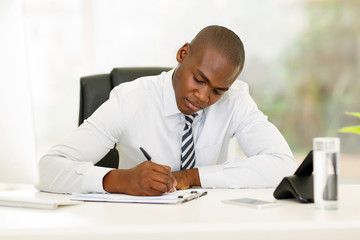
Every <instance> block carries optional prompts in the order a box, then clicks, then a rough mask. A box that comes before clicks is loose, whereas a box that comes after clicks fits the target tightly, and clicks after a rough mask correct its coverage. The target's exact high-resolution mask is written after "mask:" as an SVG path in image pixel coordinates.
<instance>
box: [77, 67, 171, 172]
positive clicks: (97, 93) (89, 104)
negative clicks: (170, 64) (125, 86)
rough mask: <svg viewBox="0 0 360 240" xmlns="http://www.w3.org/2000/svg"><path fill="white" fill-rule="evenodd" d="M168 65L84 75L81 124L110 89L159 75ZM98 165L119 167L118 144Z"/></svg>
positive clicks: (167, 69)
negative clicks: (145, 77)
mask: <svg viewBox="0 0 360 240" xmlns="http://www.w3.org/2000/svg"><path fill="white" fill-rule="evenodd" d="M170 69H171V68H167V67H131V68H114V69H113V70H112V71H111V73H109V74H98V75H92V76H87V77H82V78H81V80H80V113H79V125H80V124H82V123H83V122H84V120H85V119H87V118H88V117H89V116H90V115H91V114H92V113H93V112H94V111H95V110H96V109H97V108H98V107H99V106H100V105H101V104H103V103H104V102H105V101H106V100H108V99H109V94H110V91H111V90H112V89H113V88H114V87H116V86H117V85H119V84H121V83H123V82H129V81H132V80H135V79H137V78H139V77H143V76H153V75H158V74H160V73H161V72H163V71H169V70H170ZM95 165H96V166H102V167H111V168H117V167H118V165H119V153H118V151H117V149H116V145H115V147H114V148H113V149H111V150H110V152H109V153H108V154H107V155H106V156H105V157H104V158H103V159H101V160H100V161H99V162H98V163H96V164H95Z"/></svg>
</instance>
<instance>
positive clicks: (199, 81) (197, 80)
mask: <svg viewBox="0 0 360 240" xmlns="http://www.w3.org/2000/svg"><path fill="white" fill-rule="evenodd" d="M193 78H194V80H195V82H197V83H200V84H202V83H204V82H203V81H201V80H199V79H197V78H196V77H195V75H193Z"/></svg>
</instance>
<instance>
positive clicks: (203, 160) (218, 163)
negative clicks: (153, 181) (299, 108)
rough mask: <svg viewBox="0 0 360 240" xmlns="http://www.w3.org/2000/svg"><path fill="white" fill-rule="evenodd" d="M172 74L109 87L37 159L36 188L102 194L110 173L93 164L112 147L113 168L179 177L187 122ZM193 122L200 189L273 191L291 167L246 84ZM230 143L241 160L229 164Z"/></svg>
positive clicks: (286, 149)
mask: <svg viewBox="0 0 360 240" xmlns="http://www.w3.org/2000/svg"><path fill="white" fill-rule="evenodd" d="M173 72H174V69H173V70H171V71H169V72H164V73H162V74H161V75H158V76H151V77H142V78H139V79H137V80H134V81H132V82H128V83H123V84H120V85H119V86H117V87H115V88H114V89H113V90H112V92H111V93H110V98H109V100H108V101H106V102H105V103H104V104H103V105H102V106H100V107H99V108H98V110H96V111H95V113H94V114H93V115H92V116H91V117H89V118H88V119H87V120H85V122H84V123H83V124H82V125H81V126H80V127H79V128H77V129H76V130H74V131H73V132H72V133H70V134H69V135H68V136H67V137H65V138H64V139H63V140H62V141H61V142H60V143H59V144H57V145H55V146H54V147H53V148H52V149H51V150H50V151H49V152H48V153H47V154H46V155H45V156H44V157H43V158H42V159H41V161H40V163H39V170H40V182H39V184H38V185H37V188H38V189H40V190H44V191H50V192H63V193H71V192H85V193H86V192H104V189H103V186H102V180H103V177H104V176H105V175H106V173H107V172H109V171H110V170H111V169H110V168H104V167H96V166H94V164H95V163H96V162H97V161H99V160H100V159H101V158H102V157H103V156H105V155H106V153H107V152H108V151H109V150H110V149H111V148H113V146H114V144H115V143H118V149H119V151H120V164H119V168H121V169H128V168H132V167H134V166H136V165H138V164H139V163H141V162H143V161H146V159H145V157H144V155H143V154H142V152H141V151H140V149H139V148H140V147H143V148H144V149H145V150H146V151H147V152H148V153H149V155H150V156H151V157H152V161H153V162H155V163H158V164H163V165H167V166H170V167H171V169H172V171H178V170H179V169H180V164H181V137H182V133H183V129H184V126H185V117H184V115H183V114H182V113H181V112H180V111H179V109H178V108H177V105H176V100H175V92H174V88H173V85H172V74H173ZM198 115H199V116H198V117H196V118H195V120H194V123H193V137H194V144H195V155H196V163H195V167H196V168H198V170H199V176H200V181H201V185H202V187H204V188H212V187H217V188H263V187H275V186H276V185H277V184H278V183H279V182H280V181H281V179H282V178H283V177H284V176H287V175H291V174H293V172H294V170H295V168H296V163H295V160H294V157H293V155H292V153H291V150H290V148H289V146H288V144H287V143H286V141H285V139H284V138H283V136H282V135H281V134H280V132H279V131H278V130H277V128H276V127H275V126H274V125H273V124H271V123H270V122H268V121H267V117H266V116H264V114H263V113H262V112H261V111H260V110H259V109H258V108H257V106H256V104H255V102H254V101H253V99H252V98H251V96H250V95H249V91H248V85H247V84H246V83H244V82H242V81H240V80H236V81H235V82H234V83H233V84H232V86H231V88H230V89H229V90H228V91H227V92H226V93H224V95H223V96H222V97H221V98H220V100H219V101H218V102H216V103H215V104H213V105H212V106H210V107H208V108H206V109H204V110H201V111H199V112H198ZM232 137H235V138H236V139H237V141H238V143H239V144H240V146H241V148H242V150H243V152H244V153H245V155H246V156H247V157H236V158H234V159H228V158H227V153H228V146H229V141H230V139H231V138H232Z"/></svg>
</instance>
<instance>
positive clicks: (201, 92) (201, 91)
mask: <svg viewBox="0 0 360 240" xmlns="http://www.w3.org/2000/svg"><path fill="white" fill-rule="evenodd" d="M195 97H197V98H198V99H199V100H200V101H201V102H206V103H207V102H209V101H210V88H209V87H208V86H206V85H205V86H202V87H200V88H198V89H197V90H196V91H195Z"/></svg>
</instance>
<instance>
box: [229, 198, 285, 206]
mask: <svg viewBox="0 0 360 240" xmlns="http://www.w3.org/2000/svg"><path fill="white" fill-rule="evenodd" d="M222 202H223V203H229V204H236V205H241V206H246V207H252V208H269V207H277V206H280V204H279V203H278V202H275V201H265V200H260V199H254V198H237V199H230V200H223V201H222Z"/></svg>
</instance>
